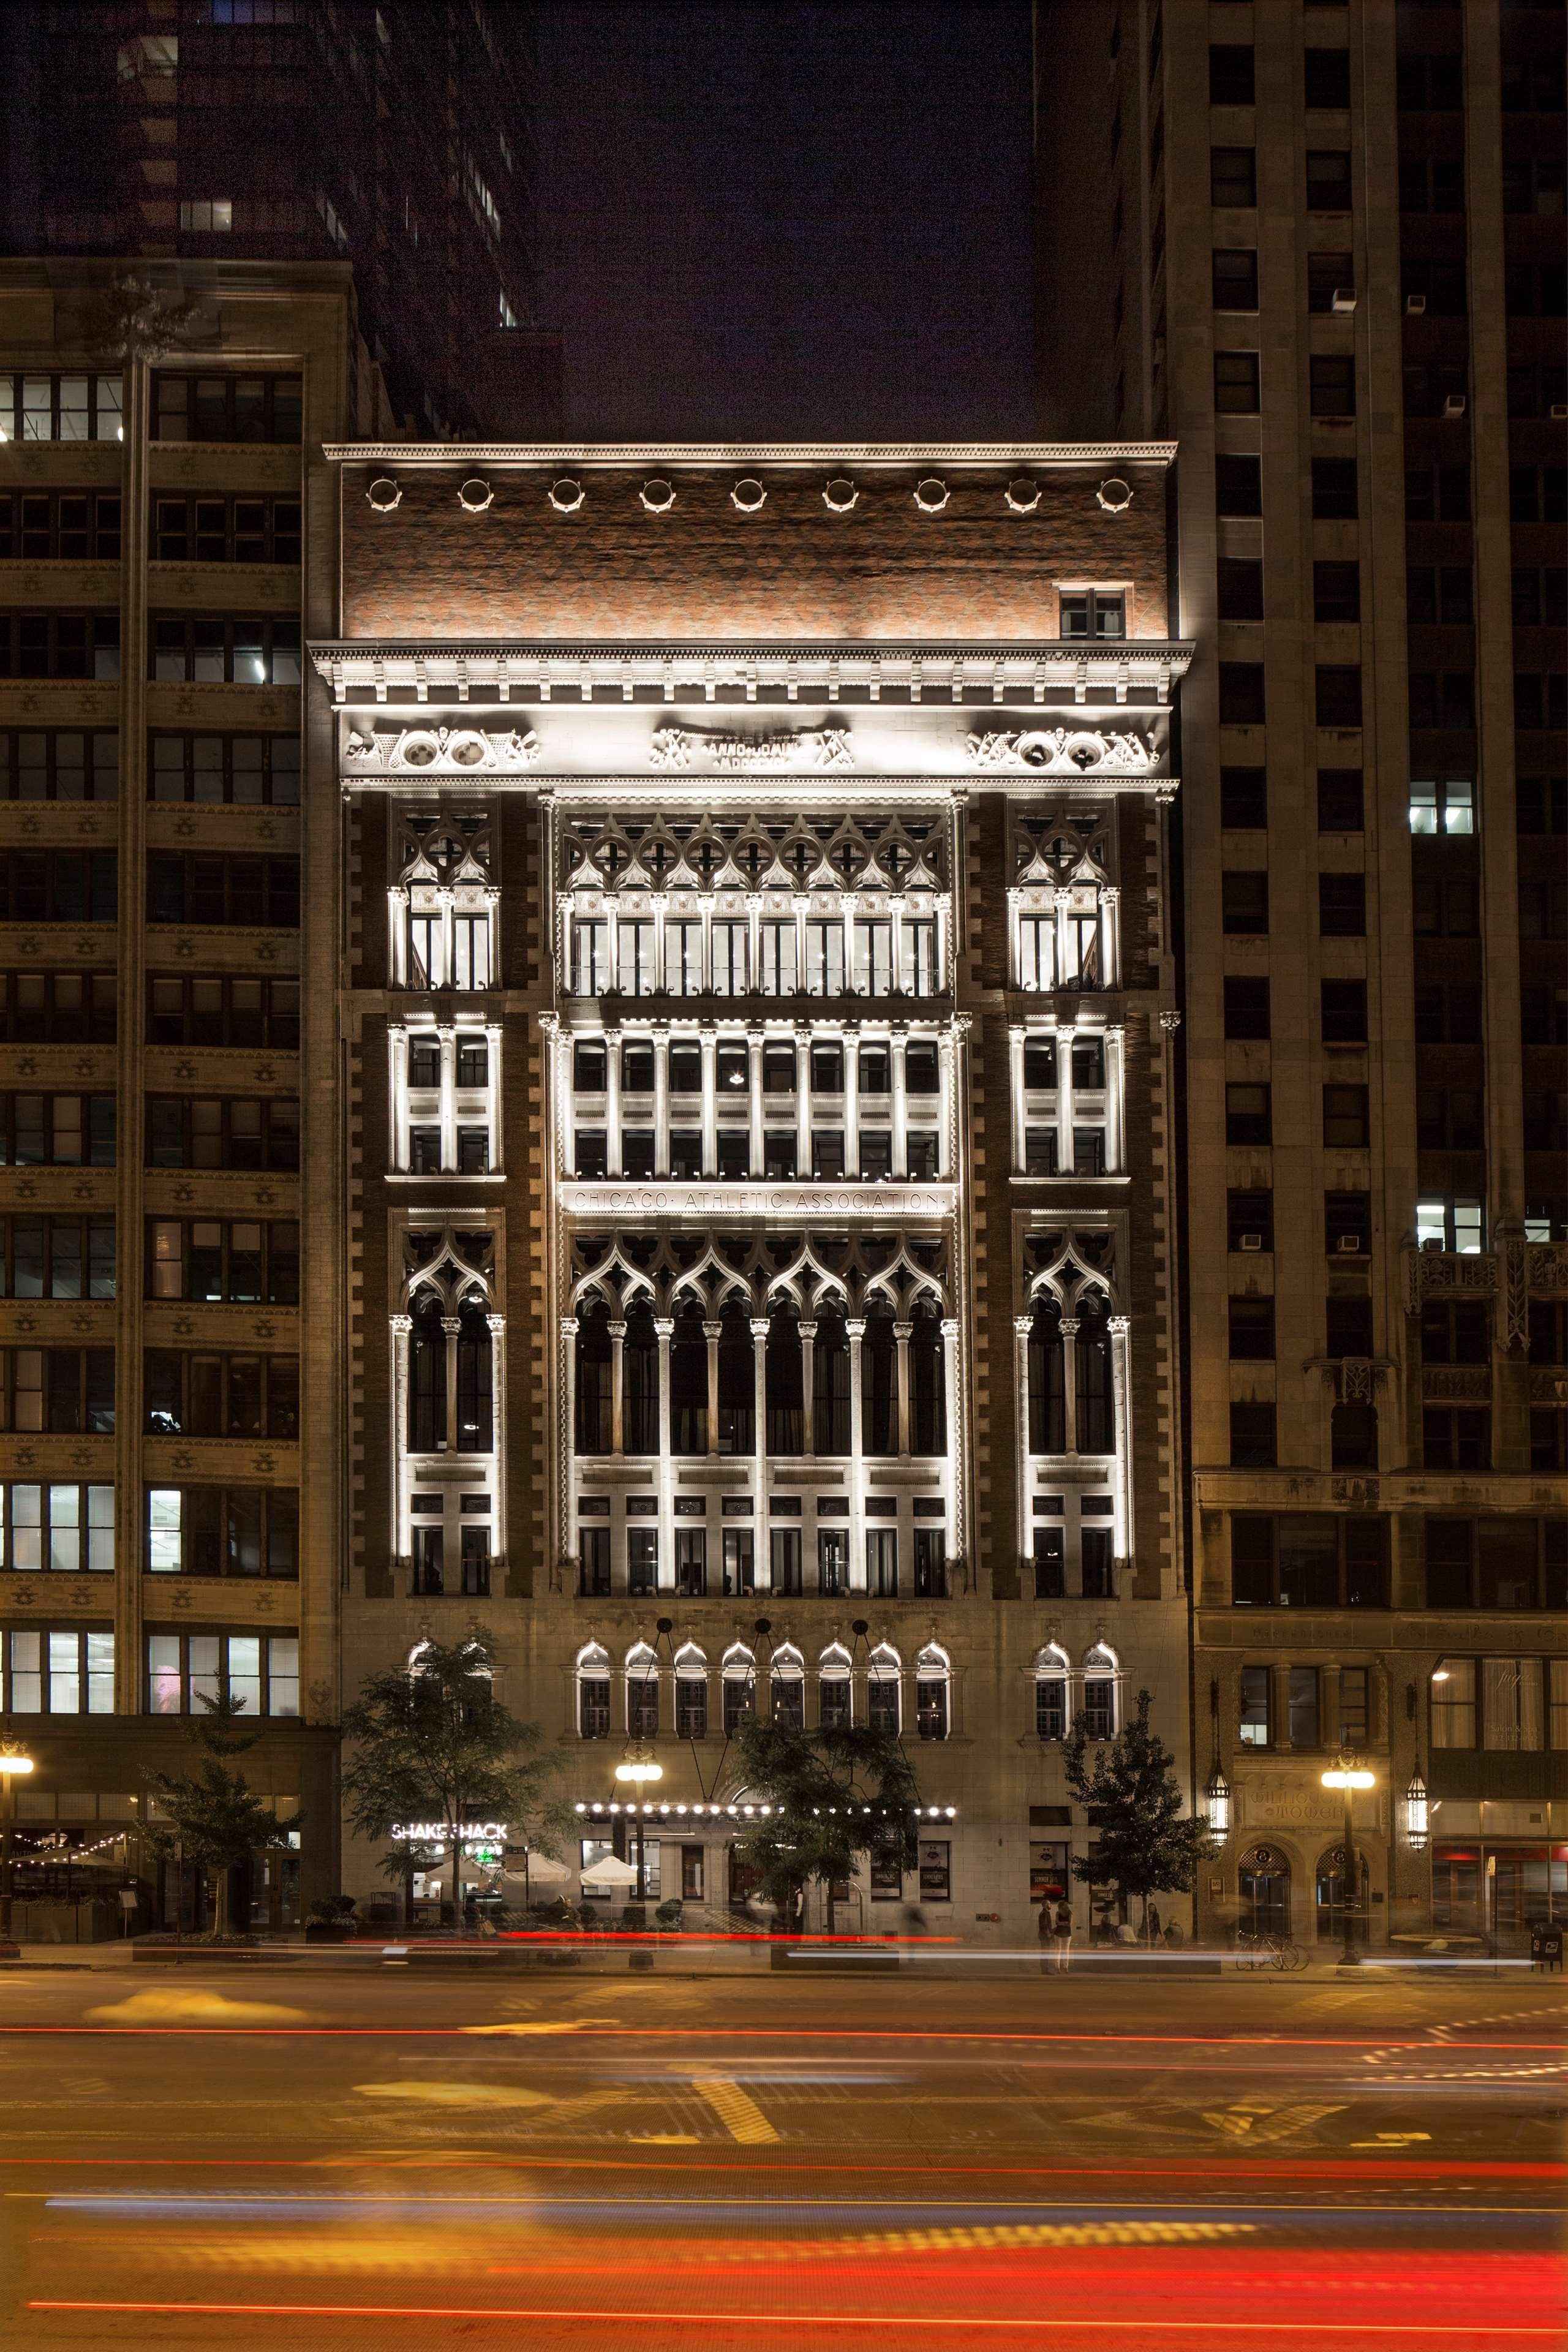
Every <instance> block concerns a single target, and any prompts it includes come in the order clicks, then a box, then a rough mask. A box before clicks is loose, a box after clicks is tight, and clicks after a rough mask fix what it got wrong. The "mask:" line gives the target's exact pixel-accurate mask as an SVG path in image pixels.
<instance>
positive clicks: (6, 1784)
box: [0, 1741, 33, 1959]
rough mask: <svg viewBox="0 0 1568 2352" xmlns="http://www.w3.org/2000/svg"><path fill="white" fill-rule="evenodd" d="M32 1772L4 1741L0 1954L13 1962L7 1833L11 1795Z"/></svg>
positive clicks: (22, 1751)
mask: <svg viewBox="0 0 1568 2352" xmlns="http://www.w3.org/2000/svg"><path fill="white" fill-rule="evenodd" d="M32 1769H33V1759H32V1758H31V1757H30V1756H29V1755H28V1754H27V1752H26V1748H17V1747H15V1746H13V1745H12V1744H11V1743H10V1742H9V1741H7V1742H6V1743H5V1745H4V1746H0V1953H4V1955H5V1958H7V1959H14V1958H16V1953H15V1949H14V1948H13V1947H12V1944H11V1831H12V1826H13V1824H14V1822H15V1821H16V1797H15V1795H14V1794H13V1791H14V1790H15V1788H16V1782H17V1780H20V1779H23V1778H25V1777H26V1774H27V1773H29V1772H30V1771H31V1770H32Z"/></svg>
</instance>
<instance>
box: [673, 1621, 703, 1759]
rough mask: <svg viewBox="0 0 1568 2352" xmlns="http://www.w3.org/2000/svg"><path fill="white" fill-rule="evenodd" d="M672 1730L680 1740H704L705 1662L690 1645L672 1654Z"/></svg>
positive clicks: (693, 1645) (694, 1647)
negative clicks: (673, 1657)
mask: <svg viewBox="0 0 1568 2352" xmlns="http://www.w3.org/2000/svg"><path fill="white" fill-rule="evenodd" d="M675 1729H676V1736H677V1737H678V1738H681V1739H706V1738H707V1737H708V1661H707V1658H706V1657H705V1656H704V1655H703V1654H702V1652H701V1651H700V1649H699V1648H698V1647H697V1645H696V1643H694V1642H688V1643H685V1644H684V1646H683V1647H682V1648H680V1649H679V1650H677V1652H676V1654H675Z"/></svg>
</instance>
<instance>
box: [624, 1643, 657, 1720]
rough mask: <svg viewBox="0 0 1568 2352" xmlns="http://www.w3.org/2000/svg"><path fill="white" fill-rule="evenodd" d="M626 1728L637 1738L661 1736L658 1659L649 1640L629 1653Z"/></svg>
mask: <svg viewBox="0 0 1568 2352" xmlns="http://www.w3.org/2000/svg"><path fill="white" fill-rule="evenodd" d="M626 1731H627V1733H628V1735H629V1737H630V1738H633V1739H654V1738H658V1659H657V1658H656V1657H655V1656H654V1654H653V1652H652V1651H651V1650H650V1649H649V1648H648V1646H647V1643H645V1642H639V1643H637V1646H636V1647H635V1648H634V1649H630V1650H628V1651H627V1652H626Z"/></svg>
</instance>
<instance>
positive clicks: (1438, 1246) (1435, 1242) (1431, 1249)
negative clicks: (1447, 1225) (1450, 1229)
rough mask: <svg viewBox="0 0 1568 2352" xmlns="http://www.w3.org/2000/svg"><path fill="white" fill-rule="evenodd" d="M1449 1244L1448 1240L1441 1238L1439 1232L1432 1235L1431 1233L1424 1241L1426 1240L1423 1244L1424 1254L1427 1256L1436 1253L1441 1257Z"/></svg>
mask: <svg viewBox="0 0 1568 2352" xmlns="http://www.w3.org/2000/svg"><path fill="white" fill-rule="evenodd" d="M1447 1246H1448V1244H1447V1242H1446V1241H1443V1240H1442V1239H1441V1238H1440V1237H1439V1236H1438V1235H1437V1234H1432V1235H1431V1236H1430V1237H1429V1238H1428V1239H1427V1240H1426V1241H1424V1242H1423V1243H1422V1244H1421V1248H1422V1251H1423V1254H1424V1255H1426V1256H1427V1257H1431V1256H1434V1255H1436V1256H1439V1257H1440V1256H1441V1255H1442V1254H1443V1252H1444V1251H1445V1250H1446V1249H1447Z"/></svg>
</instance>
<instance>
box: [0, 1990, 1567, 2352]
mask: <svg viewBox="0 0 1568 2352" xmlns="http://www.w3.org/2000/svg"><path fill="white" fill-rule="evenodd" d="M149 1978H152V1979H153V1981H151V1982H149V1981H148V1979H149ZM0 1996H3V2002H4V2007H3V2018H4V2031H3V2032H0V2065H3V2066H4V2069H5V2074H4V2081H3V2084H0V2095H3V2097H4V2104H5V2115H6V2117H7V2124H8V2130H7V2134H6V2139H5V2151H4V2166H5V2177H4V2181H3V2184H0V2186H3V2187H4V2190H5V2200H4V2212H5V2225H4V2226H5V2281H6V2287H5V2294H6V2298H7V2300H6V2306H5V2312H6V2332H5V2340H6V2342H7V2344H8V2346H11V2347H16V2352H35V2347H52V2352H79V2347H97V2346H100V2345H102V2344H105V2343H110V2344H145V2345H159V2346H163V2345H193V2346H206V2345H216V2344H220V2343H221V2344H225V2345H228V2344H239V2345H246V2346H248V2345H252V2344H268V2345H277V2346H289V2347H293V2346H302V2345H304V2346H315V2345H318V2344H320V2345H331V2346H336V2345H339V2344H342V2345H351V2346H352V2345H359V2344H366V2345H368V2344H372V2343H374V2345H376V2346H378V2347H383V2346H391V2347H402V2346H405V2345H408V2346H413V2345H416V2344H417V2345H421V2346H427V2345H431V2344H447V2343H458V2342H465V2343H468V2342H478V2343H481V2344H482V2343H486V2342H495V2343H519V2344H523V2343H526V2344H527V2345H529V2346H530V2347H551V2348H552V2347H567V2346H571V2347H574V2352H596V2348H597V2347H621V2346H627V2347H629V2346H634V2345H635V2346H637V2347H638V2352H646V2348H647V2347H663V2346H676V2345H687V2344H689V2343H692V2342H693V2341H699V2340H700V2342H701V2343H702V2344H703V2345H704V2346H705V2347H713V2352H731V2347H741V2346H747V2347H756V2346H768V2345H773V2344H777V2345H781V2346H790V2347H836V2346H839V2345H844V2346H848V2345H875V2344H889V2345H894V2344H900V2345H902V2344H919V2345H921V2346H929V2347H932V2352H960V2347H968V2346H972V2345H974V2344H979V2343H995V2344H998V2345H1007V2344H1012V2343H1017V2344H1026V2343H1032V2342H1039V2343H1041V2344H1057V2343H1060V2342H1063V2341H1065V2340H1068V2338H1067V2337H1065V2336H1064V2334H1063V2329H1064V2326H1069V2327H1070V2340H1071V2341H1073V2342H1075V2343H1089V2342H1092V2341H1094V2340H1096V2338H1097V2337H1098V2336H1102V2337H1103V2338H1104V2340H1105V2341H1107V2342H1109V2343H1112V2344H1118V2345H1121V2344H1126V2345H1130V2346H1138V2345H1142V2344H1145V2343H1147V2344H1156V2343H1163V2342H1166V2341H1170V2342H1175V2343H1192V2344H1194V2345H1206V2344H1209V2343H1216V2344H1220V2343H1223V2344H1232V2343H1234V2344H1238V2345H1247V2344H1257V2345H1259V2346H1268V2347H1279V2352H1289V2347H1308V2346H1317V2345H1324V2344H1332V2345H1334V2346H1336V2347H1345V2352H1354V2347H1363V2346H1365V2347H1373V2346H1384V2345H1388V2344H1398V2343H1401V2342H1404V2343H1410V2344H1415V2345H1423V2346H1426V2345H1431V2346H1444V2347H1456V2352H1460V2347H1477V2352H1491V2347H1507V2346H1517V2345H1528V2344H1541V2345H1548V2344H1552V2343H1554V2342H1557V2341H1559V2340H1560V2331H1561V2322H1562V2287H1563V2272H1562V2268H1561V2261H1560V2253H1559V2246H1560V2237H1561V2231H1560V2221H1561V2205H1562V2189H1563V2165H1562V2120H1563V2113H1564V2109H1565V2107H1568V2070H1565V2066H1564V2061H1563V2024H1564V2021H1565V2020H1568V1995H1565V1994H1564V1990H1563V1984H1562V1981H1561V1979H1540V1978H1535V1979H1531V1978H1530V1977H1528V1976H1524V1975H1522V1974H1520V1975H1510V1976H1506V1977H1503V1978H1500V1979H1498V1978H1483V1979H1470V1980H1468V1981H1466V1980H1452V1979H1449V1980H1432V1979H1416V1978H1413V1977H1405V1976H1401V1977H1399V1978H1397V1979H1391V1978H1387V1977H1382V1976H1379V1977H1377V1978H1375V1979H1369V1980H1368V1981H1366V1982H1364V1983H1353V1982H1352V1983H1344V1982H1340V1981H1336V1980H1333V1979H1329V1978H1326V1977H1321V1976H1313V1977H1310V1978H1298V1979H1289V1980H1281V1979H1263V1978H1237V1977H1234V1976H1231V1975H1226V1976H1225V1977H1223V1978H1219V1979H1206V1980H1199V1981H1193V1980H1187V1981H1170V1982H1165V1981H1161V1982H1154V1983H1147V1982H1139V1983H1136V1984H1132V1983H1124V1982H1116V1983H1107V1982H1105V1981H1103V1980H1101V1979H1095V1978H1090V1977H1086V1976H1080V1977H1078V1978H1070V1977H1069V1978H1068V1979H1060V1978H1058V1977H1054V1976H1053V1977H1050V1978H1047V1979H1037V1978H1036V1979H1030V1980H1028V1981H1020V1980H1016V1979H1015V1980H1013V1981H1010V1982H1006V1983H996V1982H991V1983H988V1984H987V1983H981V1982H979V1981H974V1982H972V1981H970V1980H969V1979H967V1977H966V1976H965V1975H964V1973H963V1969H962V1966H961V1965H959V1964H954V1965H952V1966H951V1967H950V1968H949V1969H948V1970H947V1971H945V1972H944V1973H943V1975H942V1977H941V1978H940V1979H935V1978H933V1979H928V1980H927V1981H925V1982H923V1983H921V1982H919V1981H914V1980H910V1979H908V1978H903V1977H900V1978H888V1979H878V1980H876V1981H874V1982H859V1983H857V1982H854V1981H852V1980H846V1979H837V1978H833V1979H819V1980H817V1981H814V1982H810V1983H803V1982H795V1983H779V1982H775V1981H773V1980H771V1979H769V1980H760V1979H753V1980H752V1981H751V1982H735V1981H721V1980H714V1979H702V1978H697V1977H689V1978H668V1979H666V1978H659V1977H655V1976H644V1975H633V1974H630V1973H627V1974H626V1975H625V1976H616V1977H611V1976H601V1977H597V1978H592V1979H579V1980H572V1979H568V1978H566V1977H565V1976H563V1975H560V1974H556V1973H555V1972H543V1971H542V1972H540V1973H539V1974H537V1975H536V1974H533V1973H521V1972H520V1973H518V1974H517V1975H515V1976H508V1977H507V1978H505V1979H498V1978H496V1977H495V1976H493V1975H492V1974H487V1975H486V1976H484V1977H483V1978H479V1977H478V1976H477V1975H476V1974H474V1973H470V1972H468V1971H463V1972H461V1973H458V1974H456V1975H454V1976H452V1977H450V1978H445V1977H443V1978H442V1979H439V1980H432V1979H431V1978H430V1977H428V1976H426V1975H423V1974H405V1973H400V1972H395V1971H392V1970H386V1971H384V1972H381V1971H377V1972H374V1973H373V1972H372V1971H370V1970H369V1969H360V1968H353V1969H343V1968H339V1969H336V1970H334V1969H331V1967H329V1966H326V1965H322V1966H316V1965H314V1964H313V1963H310V1962H306V1963H301V1964H298V1965H295V1966H292V1967H274V1968H258V1969H247V1970H245V1971H243V1972H240V1971H237V1970H234V1969H229V1970H227V1971H224V1970H221V1969H216V1968H201V1969H194V1970H193V1969H185V1970H182V1971H181V1972H180V1974H179V1977H178V1980H177V1981H172V1980H169V1974H168V1972H165V1971H157V1972H154V1971H153V1970H150V1969H135V1970H132V1969H128V1968H124V1969H121V1968H114V1969H91V1970H89V1969H80V1970H67V1969H48V1970H46V1969H31V1970H19V1971H13V1972H10V1973H8V1974H0Z"/></svg>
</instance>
